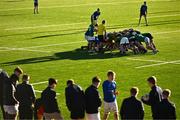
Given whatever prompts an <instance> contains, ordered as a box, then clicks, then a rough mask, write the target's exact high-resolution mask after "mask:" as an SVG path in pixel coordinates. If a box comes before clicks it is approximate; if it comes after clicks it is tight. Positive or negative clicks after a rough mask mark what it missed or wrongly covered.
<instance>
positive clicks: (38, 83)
mask: <svg viewBox="0 0 180 120" xmlns="http://www.w3.org/2000/svg"><path fill="white" fill-rule="evenodd" d="M45 83H48V81H43V82H37V83H31V85H40V84H45Z"/></svg>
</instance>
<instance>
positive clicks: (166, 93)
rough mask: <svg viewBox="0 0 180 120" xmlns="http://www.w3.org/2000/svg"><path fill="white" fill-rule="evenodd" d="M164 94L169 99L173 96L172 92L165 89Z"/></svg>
mask: <svg viewBox="0 0 180 120" xmlns="http://www.w3.org/2000/svg"><path fill="white" fill-rule="evenodd" d="M162 94H163V95H164V96H166V97H169V96H171V90H169V89H165V90H163V92H162Z"/></svg>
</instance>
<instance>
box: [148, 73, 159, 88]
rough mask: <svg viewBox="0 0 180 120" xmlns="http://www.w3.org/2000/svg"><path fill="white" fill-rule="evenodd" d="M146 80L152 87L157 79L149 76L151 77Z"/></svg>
mask: <svg viewBox="0 0 180 120" xmlns="http://www.w3.org/2000/svg"><path fill="white" fill-rule="evenodd" d="M147 82H148V84H149V86H150V87H153V86H155V85H156V83H157V79H156V77H155V76H151V77H149V78H148V79H147Z"/></svg>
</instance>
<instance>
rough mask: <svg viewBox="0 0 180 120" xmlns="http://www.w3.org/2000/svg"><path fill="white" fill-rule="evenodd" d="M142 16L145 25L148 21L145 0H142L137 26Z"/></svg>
mask: <svg viewBox="0 0 180 120" xmlns="http://www.w3.org/2000/svg"><path fill="white" fill-rule="evenodd" d="M142 16H143V17H144V19H145V22H146V26H148V22H147V5H146V1H144V4H143V5H142V6H141V9H140V16H139V24H138V26H139V25H140V23H141V18H142Z"/></svg>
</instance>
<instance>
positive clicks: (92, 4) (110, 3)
mask: <svg viewBox="0 0 180 120" xmlns="http://www.w3.org/2000/svg"><path fill="white" fill-rule="evenodd" d="M161 1H163V2H169V1H172V0H151V1H149V2H161ZM140 2H141V1H128V2H105V3H88V4H78V5H59V6H58V5H57V6H46V7H40V9H42V8H69V7H70V8H71V7H80V6H96V5H119V4H129V3H140ZM31 9H32V7H29V8H17V9H1V10H0V11H14V10H31Z"/></svg>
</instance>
